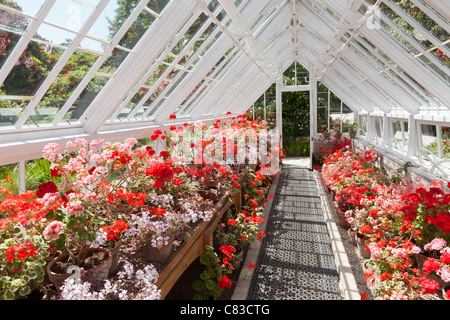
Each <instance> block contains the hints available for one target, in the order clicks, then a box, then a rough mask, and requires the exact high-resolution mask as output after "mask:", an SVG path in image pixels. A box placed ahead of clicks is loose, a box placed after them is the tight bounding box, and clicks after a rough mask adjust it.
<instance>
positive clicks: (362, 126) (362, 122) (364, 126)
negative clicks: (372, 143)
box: [359, 116, 367, 136]
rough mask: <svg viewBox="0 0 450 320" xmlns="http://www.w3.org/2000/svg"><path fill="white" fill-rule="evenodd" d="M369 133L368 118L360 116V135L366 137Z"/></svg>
mask: <svg viewBox="0 0 450 320" xmlns="http://www.w3.org/2000/svg"><path fill="white" fill-rule="evenodd" d="M366 133H367V116H359V135H361V136H365V135H366Z"/></svg>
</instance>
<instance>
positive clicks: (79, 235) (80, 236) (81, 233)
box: [77, 232, 88, 239]
mask: <svg viewBox="0 0 450 320" xmlns="http://www.w3.org/2000/svg"><path fill="white" fill-rule="evenodd" d="M77 237H78V238H80V239H86V238H87V237H88V234H87V233H86V232H78V233H77Z"/></svg>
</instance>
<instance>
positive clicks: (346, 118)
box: [342, 103, 355, 132]
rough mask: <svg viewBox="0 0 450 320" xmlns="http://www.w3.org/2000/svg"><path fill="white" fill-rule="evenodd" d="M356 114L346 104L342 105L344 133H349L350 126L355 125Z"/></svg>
mask: <svg viewBox="0 0 450 320" xmlns="http://www.w3.org/2000/svg"><path fill="white" fill-rule="evenodd" d="M354 117H355V113H354V112H353V110H352V109H350V108H349V107H348V106H347V105H346V104H345V103H342V132H348V131H349V127H348V125H349V124H352V123H354V122H355V121H354Z"/></svg>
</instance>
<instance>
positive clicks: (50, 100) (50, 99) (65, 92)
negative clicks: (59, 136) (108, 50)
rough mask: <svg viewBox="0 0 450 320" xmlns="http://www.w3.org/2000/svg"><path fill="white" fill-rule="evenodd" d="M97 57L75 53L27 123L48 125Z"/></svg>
mask: <svg viewBox="0 0 450 320" xmlns="http://www.w3.org/2000/svg"><path fill="white" fill-rule="evenodd" d="M97 59H98V56H95V55H91V54H89V53H86V52H83V51H76V52H75V53H74V54H73V55H72V56H71V57H70V59H69V61H68V62H67V64H66V65H65V66H64V68H63V69H62V71H61V72H60V74H59V75H58V76H57V78H56V80H55V81H54V82H53V84H52V86H51V87H50V89H49V90H48V91H47V93H46V94H45V96H44V97H43V99H42V100H41V101H40V102H39V104H38V106H37V107H36V110H35V114H34V115H33V116H32V119H30V122H29V123H50V122H52V121H53V119H54V118H55V116H56V114H57V112H58V111H59V110H60V109H61V107H62V106H63V105H64V104H65V102H66V101H67V99H69V97H70V96H71V95H72V93H73V91H74V90H75V88H76V87H77V86H78V83H79V82H80V81H81V80H82V79H83V78H84V76H85V75H86V73H88V72H89V70H90V69H91V67H92V66H93V64H94V63H95V61H96V60H97Z"/></svg>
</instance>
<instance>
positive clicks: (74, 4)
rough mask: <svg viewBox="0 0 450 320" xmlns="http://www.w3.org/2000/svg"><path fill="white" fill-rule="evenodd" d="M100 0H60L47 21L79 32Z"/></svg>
mask: <svg viewBox="0 0 450 320" xmlns="http://www.w3.org/2000/svg"><path fill="white" fill-rule="evenodd" d="M99 2H100V1H99V0H89V1H88V0H77V1H73V0H58V1H56V2H55V4H54V5H53V7H52V9H51V10H50V12H49V13H48V15H47V17H46V18H45V21H47V22H50V23H53V24H55V25H58V26H60V27H64V28H68V29H70V30H73V31H75V32H79V31H80V30H81V28H82V27H83V25H84V23H85V22H86V21H87V20H88V18H89V17H90V15H91V13H92V12H93V11H94V9H95V8H96V6H97V5H98V3H99Z"/></svg>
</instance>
